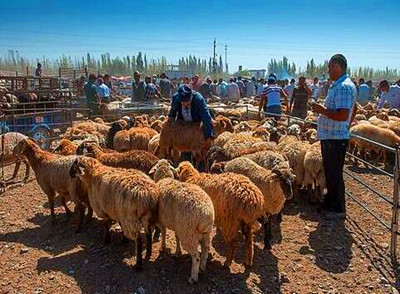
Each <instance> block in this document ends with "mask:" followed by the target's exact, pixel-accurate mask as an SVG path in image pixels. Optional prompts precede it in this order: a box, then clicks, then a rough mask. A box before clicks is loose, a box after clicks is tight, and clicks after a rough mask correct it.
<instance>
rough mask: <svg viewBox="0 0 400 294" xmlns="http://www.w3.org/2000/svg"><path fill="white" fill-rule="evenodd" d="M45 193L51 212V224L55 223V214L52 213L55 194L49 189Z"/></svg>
mask: <svg viewBox="0 0 400 294" xmlns="http://www.w3.org/2000/svg"><path fill="white" fill-rule="evenodd" d="M46 194H47V198H48V200H49V205H50V214H51V222H52V223H53V224H55V223H56V215H55V213H54V196H55V194H56V193H55V192H54V191H50V192H48V193H46Z"/></svg>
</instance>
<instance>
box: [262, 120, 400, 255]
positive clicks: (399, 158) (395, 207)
mask: <svg viewBox="0 0 400 294" xmlns="http://www.w3.org/2000/svg"><path fill="white" fill-rule="evenodd" d="M265 115H268V116H277V115H276V114H274V113H265ZM279 117H281V118H284V119H287V123H288V125H289V124H290V122H291V121H292V122H293V121H302V122H305V123H308V124H311V125H313V126H316V123H315V122H311V121H307V120H304V119H301V118H297V117H293V116H291V115H286V114H281V115H279ZM350 137H351V138H354V139H358V140H362V141H364V142H367V143H368V144H371V145H374V146H376V147H378V148H380V149H382V150H383V151H384V152H389V153H392V154H393V155H394V158H395V163H394V168H393V173H390V172H388V171H386V170H384V169H382V168H379V167H377V166H375V165H373V164H371V163H369V162H368V161H366V160H363V159H361V158H360V157H358V156H356V155H354V154H351V153H349V152H346V155H347V157H348V158H354V159H357V160H358V161H360V162H363V163H364V164H366V165H367V166H369V167H370V168H372V169H374V170H376V171H377V172H379V173H382V174H384V175H386V176H388V177H390V178H391V179H393V192H392V194H393V199H392V200H391V199H390V197H388V196H387V195H384V194H383V193H382V192H380V191H377V190H376V189H374V188H372V187H371V186H370V185H368V184H367V183H366V182H365V181H363V180H362V179H360V178H359V177H357V176H355V175H354V174H353V173H351V172H349V171H347V170H346V169H345V170H344V171H343V172H344V174H345V175H346V176H348V177H349V178H350V179H352V180H353V181H355V182H357V183H358V184H360V185H361V186H362V187H363V188H365V189H366V190H368V191H370V192H372V193H373V195H376V197H378V198H380V199H382V200H384V201H385V202H386V203H387V204H389V205H390V206H391V209H392V218H391V223H390V224H387V223H386V222H385V221H384V220H383V219H382V218H381V217H379V216H378V215H377V214H376V213H374V212H373V211H372V210H371V209H370V208H369V207H368V206H367V205H365V204H364V203H362V201H360V199H358V198H356V197H355V196H354V195H353V194H352V193H351V192H350V191H346V192H345V193H346V195H347V197H349V198H350V199H352V200H353V201H354V202H355V203H357V204H358V205H359V206H360V207H361V208H362V209H364V211H366V212H367V213H368V214H370V215H371V216H372V217H373V218H374V219H376V220H377V221H378V223H379V224H381V225H382V226H383V228H384V229H385V230H387V231H388V232H390V234H391V236H390V256H391V258H392V260H393V261H397V236H398V235H399V231H398V222H399V179H400V178H399V176H400V169H399V163H400V154H399V146H396V147H395V148H393V147H390V146H387V145H384V144H381V143H379V142H376V141H373V140H370V139H368V138H364V137H361V136H358V135H354V134H351V135H350Z"/></svg>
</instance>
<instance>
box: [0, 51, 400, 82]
mask: <svg viewBox="0 0 400 294" xmlns="http://www.w3.org/2000/svg"><path fill="white" fill-rule="evenodd" d="M37 62H41V63H42V66H43V68H44V72H45V73H46V74H57V73H58V69H59V68H60V67H64V68H65V67H68V68H83V67H86V66H87V67H88V68H89V71H93V72H101V73H109V74H112V75H130V74H132V72H133V71H135V70H137V71H139V72H143V73H147V74H159V73H161V72H165V71H166V70H167V69H168V68H169V65H171V63H170V62H169V61H168V60H167V58H166V57H165V56H162V57H161V58H157V59H154V58H151V59H149V58H148V57H147V55H146V54H144V53H142V52H138V53H137V54H136V55H127V56H123V57H119V56H116V57H111V56H110V54H109V53H105V54H101V56H100V58H94V57H93V56H92V55H90V53H87V54H86V56H83V57H81V58H76V57H75V58H72V57H71V56H66V55H62V56H61V57H60V58H57V59H48V58H46V57H45V56H43V57H41V58H38V59H37V60H30V59H28V58H25V57H23V56H20V54H19V52H18V51H16V50H9V51H8V53H7V54H6V56H5V57H3V58H1V57H0V69H1V70H7V71H13V72H16V71H18V72H21V73H26V71H27V69H28V72H29V74H32V73H33V71H34V69H35V67H36V63H37ZM327 66H328V61H327V60H326V61H324V62H322V63H318V64H317V63H316V62H315V61H314V59H311V60H309V61H307V65H306V67H305V68H300V67H298V66H297V65H296V64H295V63H294V62H292V63H290V62H289V60H288V58H287V57H285V56H284V57H283V58H282V60H277V59H271V61H270V62H269V63H268V65H267V70H268V72H273V73H275V74H276V75H277V76H278V78H279V79H286V78H287V79H289V78H292V77H298V76H300V75H304V76H306V77H307V78H313V77H319V78H326V77H327ZM176 68H177V69H179V70H184V71H189V72H193V73H199V74H201V75H208V74H214V76H218V77H221V76H222V77H227V76H228V75H229V73H226V72H225V71H224V64H223V62H222V56H219V58H217V59H216V60H215V61H214V60H213V59H212V58H211V57H210V58H209V59H205V58H200V57H196V56H194V55H189V56H188V57H182V58H180V59H179V60H178V64H177V67H175V69H176ZM244 72H246V71H244ZM348 72H349V74H350V75H352V76H353V77H356V78H359V77H363V78H365V79H372V80H379V79H389V80H395V79H398V78H399V75H400V71H399V70H398V69H389V68H386V69H384V70H381V69H374V68H371V67H358V68H352V69H349V70H348Z"/></svg>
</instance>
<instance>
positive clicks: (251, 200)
mask: <svg viewBox="0 0 400 294" xmlns="http://www.w3.org/2000/svg"><path fill="white" fill-rule="evenodd" d="M177 173H178V175H179V180H180V181H184V182H189V183H193V184H197V185H199V186H200V187H201V188H202V189H203V190H204V191H205V192H206V193H207V194H208V196H210V198H211V200H212V202H213V204H214V209H215V224H216V226H217V227H220V228H221V232H222V236H223V238H224V241H225V244H226V248H227V259H226V261H225V266H230V265H231V263H232V260H233V258H234V256H235V253H236V250H237V239H236V236H237V233H238V231H239V230H240V229H242V233H243V234H244V235H245V240H246V241H245V242H246V261H245V264H246V265H249V266H251V265H252V263H253V232H254V228H255V226H256V225H257V224H258V222H257V219H258V218H260V217H261V216H262V215H263V214H264V210H263V208H264V197H263V195H262V193H261V191H260V189H259V188H257V187H256V186H255V185H254V184H253V183H252V182H251V181H250V179H249V178H247V177H245V176H243V175H238V174H234V173H225V174H220V175H214V174H213V175H211V174H206V173H199V172H198V171H197V170H196V169H195V168H194V167H193V166H192V164H191V163H190V162H187V161H184V162H182V163H180V164H179V167H178V168H177Z"/></svg>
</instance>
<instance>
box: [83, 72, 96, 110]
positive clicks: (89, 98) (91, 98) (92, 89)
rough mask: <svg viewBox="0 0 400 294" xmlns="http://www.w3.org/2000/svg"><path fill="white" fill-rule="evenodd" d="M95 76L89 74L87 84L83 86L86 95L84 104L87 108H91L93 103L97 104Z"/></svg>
mask: <svg viewBox="0 0 400 294" xmlns="http://www.w3.org/2000/svg"><path fill="white" fill-rule="evenodd" d="M95 82H96V75H95V74H89V79H88V82H87V83H86V84H85V87H84V88H83V89H84V91H85V95H86V103H87V106H88V107H89V108H93V106H94V103H96V102H99V96H98V95H97V91H96V85H95Z"/></svg>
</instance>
